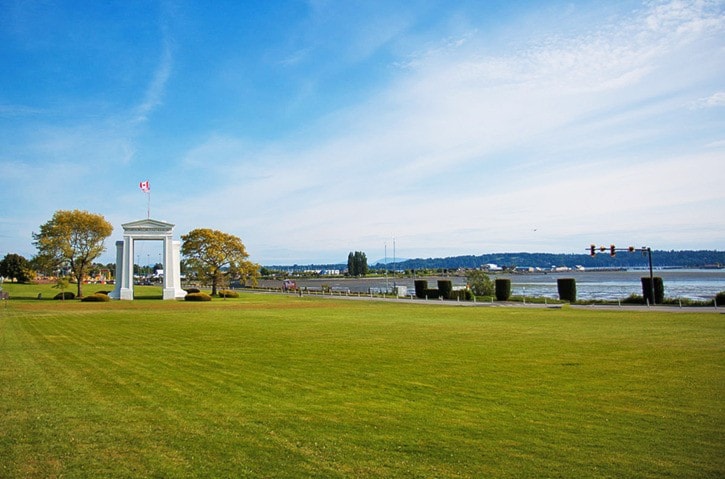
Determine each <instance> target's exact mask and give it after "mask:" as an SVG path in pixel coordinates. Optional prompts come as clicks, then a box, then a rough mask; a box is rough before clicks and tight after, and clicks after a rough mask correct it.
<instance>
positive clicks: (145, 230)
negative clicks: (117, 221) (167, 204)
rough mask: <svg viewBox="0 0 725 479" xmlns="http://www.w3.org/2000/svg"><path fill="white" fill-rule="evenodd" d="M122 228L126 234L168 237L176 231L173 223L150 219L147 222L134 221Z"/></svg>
mask: <svg viewBox="0 0 725 479" xmlns="http://www.w3.org/2000/svg"><path fill="white" fill-rule="evenodd" d="M121 226H123V232H124V233H125V234H129V233H141V234H162V235H168V234H171V231H172V230H173V229H174V225H173V224H171V223H166V222H165V221H159V220H152V219H150V218H149V219H145V220H138V221H132V222H130V223H124V224H122V225H121Z"/></svg>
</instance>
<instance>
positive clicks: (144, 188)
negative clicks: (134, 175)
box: [138, 180, 151, 193]
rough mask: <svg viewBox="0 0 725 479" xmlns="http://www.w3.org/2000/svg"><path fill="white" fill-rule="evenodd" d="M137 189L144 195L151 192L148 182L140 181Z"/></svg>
mask: <svg viewBox="0 0 725 479" xmlns="http://www.w3.org/2000/svg"><path fill="white" fill-rule="evenodd" d="M138 187H139V188H141V191H143V192H144V193H148V192H149V191H151V185H149V180H146V181H142V182H141V183H139V184H138Z"/></svg>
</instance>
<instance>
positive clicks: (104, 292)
mask: <svg viewBox="0 0 725 479" xmlns="http://www.w3.org/2000/svg"><path fill="white" fill-rule="evenodd" d="M93 294H111V292H110V291H96V292H95V293H93Z"/></svg>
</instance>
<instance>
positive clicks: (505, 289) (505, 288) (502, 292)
mask: <svg viewBox="0 0 725 479" xmlns="http://www.w3.org/2000/svg"><path fill="white" fill-rule="evenodd" d="M495 285H496V288H495V289H496V301H508V300H509V298H510V297H511V280H510V279H508V278H496V282H495Z"/></svg>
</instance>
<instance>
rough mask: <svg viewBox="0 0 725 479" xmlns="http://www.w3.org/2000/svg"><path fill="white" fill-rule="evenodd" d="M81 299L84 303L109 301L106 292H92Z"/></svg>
mask: <svg viewBox="0 0 725 479" xmlns="http://www.w3.org/2000/svg"><path fill="white" fill-rule="evenodd" d="M81 301H83V302H86V303H107V302H109V301H111V298H109V297H108V295H107V294H103V293H94V294H91V295H89V296H84V297H83V298H81Z"/></svg>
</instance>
